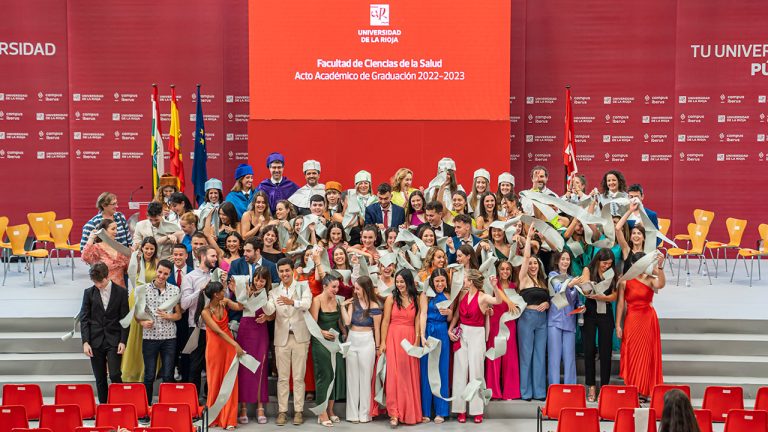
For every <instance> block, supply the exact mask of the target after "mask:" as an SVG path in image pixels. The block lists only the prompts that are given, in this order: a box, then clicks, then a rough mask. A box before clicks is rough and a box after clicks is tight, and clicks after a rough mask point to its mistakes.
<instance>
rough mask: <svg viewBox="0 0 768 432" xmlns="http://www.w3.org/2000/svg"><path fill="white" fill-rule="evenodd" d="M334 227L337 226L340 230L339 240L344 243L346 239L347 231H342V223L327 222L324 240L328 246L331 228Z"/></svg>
mask: <svg viewBox="0 0 768 432" xmlns="http://www.w3.org/2000/svg"><path fill="white" fill-rule="evenodd" d="M334 228H338V229H340V230H341V242H342V243H344V242H345V241H348V240H347V232H346V231H344V225H342V224H341V222H336V221H334V222H331V223H329V224H328V229H327V230H326V231H325V242H326V243H327V244H328V245H329V246H330V245H331V230H332V229H334Z"/></svg>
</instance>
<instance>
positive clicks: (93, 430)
mask: <svg viewBox="0 0 768 432" xmlns="http://www.w3.org/2000/svg"><path fill="white" fill-rule="evenodd" d="M113 430H115V428H113V427H110V426H80V427H78V428H75V432H110V431H113Z"/></svg>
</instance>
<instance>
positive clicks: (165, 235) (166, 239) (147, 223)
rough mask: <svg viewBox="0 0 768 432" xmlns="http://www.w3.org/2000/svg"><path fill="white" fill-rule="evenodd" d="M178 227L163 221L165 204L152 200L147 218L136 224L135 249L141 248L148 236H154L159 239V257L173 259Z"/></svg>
mask: <svg viewBox="0 0 768 432" xmlns="http://www.w3.org/2000/svg"><path fill="white" fill-rule="evenodd" d="M179 232H181V231H180V230H179V229H178V227H177V226H176V225H174V224H172V223H169V222H165V221H163V205H162V204H160V203H159V202H157V201H152V202H151V203H149V206H147V218H146V219H145V220H142V221H139V222H138V223H137V224H136V229H135V230H134V233H133V250H136V249H139V248H141V242H142V241H144V239H145V238H147V237H154V238H155V240H156V241H157V247H158V249H157V257H158V259H161V260H164V259H171V256H172V252H173V245H174V244H176V243H178V241H179V240H178V233H179Z"/></svg>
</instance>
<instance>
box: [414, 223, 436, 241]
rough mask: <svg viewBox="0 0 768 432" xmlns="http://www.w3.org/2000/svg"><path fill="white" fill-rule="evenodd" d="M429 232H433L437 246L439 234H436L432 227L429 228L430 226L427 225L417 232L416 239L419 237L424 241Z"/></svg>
mask: <svg viewBox="0 0 768 432" xmlns="http://www.w3.org/2000/svg"><path fill="white" fill-rule="evenodd" d="M428 230H429V231H432V235H433V236H435V244H437V233H436V232H435V230H433V229H432V227H431V226H429V224H425V225H424V226H422V227H421V228H419V230H418V231H417V232H416V237H418V238H419V239H421V240H424V239H423V238H422V237H423V236H424V233H425V232H427V231H428Z"/></svg>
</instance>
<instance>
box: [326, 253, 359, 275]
mask: <svg viewBox="0 0 768 432" xmlns="http://www.w3.org/2000/svg"><path fill="white" fill-rule="evenodd" d="M337 250H340V251H343V252H344V269H345V270H349V269H351V268H352V266H351V265H350V264H349V254H348V253H347V250H346V249H344V248H343V247H341V246H337V247H335V248H333V252H332V253H331V268H332V269H336V268H338V265H337V264H336V260H334V259H333V256H334V255H335V254H336V251H337ZM321 253H323V252H321ZM339 276H341V275H339Z"/></svg>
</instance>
